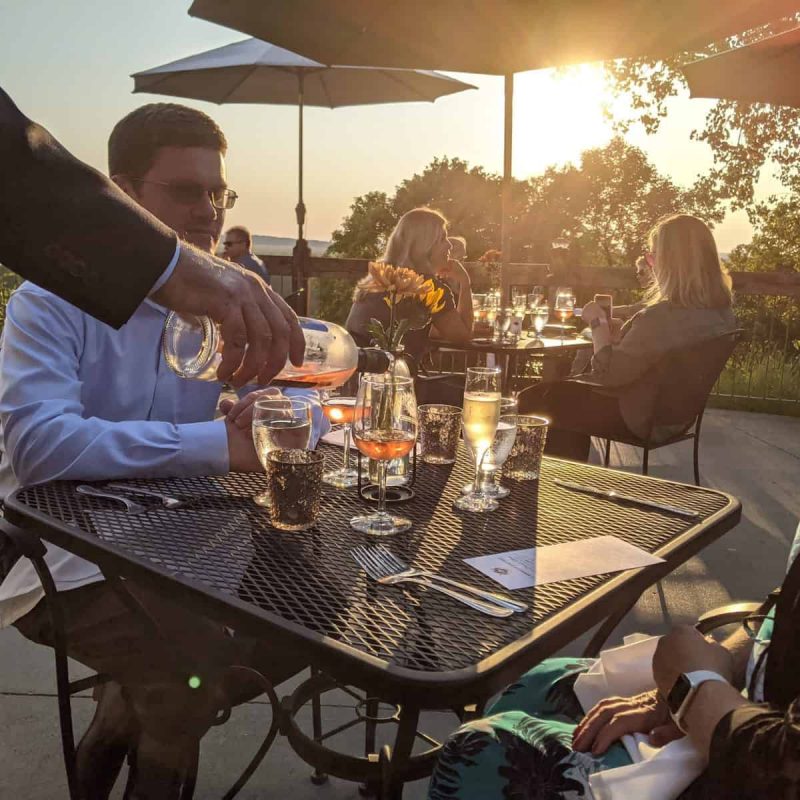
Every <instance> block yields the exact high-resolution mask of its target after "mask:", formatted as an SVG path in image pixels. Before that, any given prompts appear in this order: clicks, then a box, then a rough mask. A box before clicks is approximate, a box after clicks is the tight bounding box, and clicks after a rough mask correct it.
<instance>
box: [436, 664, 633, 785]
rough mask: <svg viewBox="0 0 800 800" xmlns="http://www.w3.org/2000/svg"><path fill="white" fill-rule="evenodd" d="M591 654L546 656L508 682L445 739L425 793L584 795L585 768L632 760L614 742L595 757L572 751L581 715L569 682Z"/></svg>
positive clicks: (596, 769)
mask: <svg viewBox="0 0 800 800" xmlns="http://www.w3.org/2000/svg"><path fill="white" fill-rule="evenodd" d="M594 661H595V660H594V659H574V658H551V659H548V660H546V661H543V662H542V663H541V664H539V665H538V666H536V667H534V668H533V669H532V670H531V671H530V672H528V673H527V674H526V675H524V676H523V677H522V678H521V679H520V681H519V682H518V683H514V684H512V685H511V686H508V687H507V688H506V690H505V691H504V692H503V694H502V696H501V697H500V698H499V699H498V700H497V702H496V703H494V705H492V706H491V707H490V708H489V709H488V712H487V716H486V717H484V718H482V719H479V720H476V721H475V722H470V723H467V724H466V725H463V726H462V727H461V728H459V729H458V730H457V731H456V732H455V733H454V734H453V735H452V736H451V737H450V738H449V739H448V740H447V742H446V743H445V745H444V748H443V750H442V753H441V755H440V756H439V760H438V762H437V765H436V769H435V770H434V773H433V776H432V777H431V783H430V787H429V789H428V798H429V800H495V799H496V800H501V799H502V800H556V799H558V800H561V798H564V799H565V800H582V798H591V797H592V792H591V789H590V788H589V775H591V774H592V773H594V772H600V771H601V770H606V769H613V768H615V767H622V766H625V765H627V764H630V763H631V759H630V756H629V755H628V752H627V750H625V747H624V746H623V745H622V744H620V743H619V742H616V743H615V744H613V745H612V746H611V747H610V748H609V749H608V751H607V752H606V753H604V754H603V755H601V756H596V757H595V756H592V755H591V754H590V753H576V752H575V751H573V749H572V732H573V731H574V730H575V727H576V726H577V724H578V722H580V720H581V719H583V716H584V714H583V709H582V708H581V705H580V703H579V702H578V699H577V697H576V696H575V692H574V691H573V686H574V685H575V681H576V680H577V678H578V675H580V674H581V673H582V672H585V671H586V670H588V669H589V668H590V667H591V665H592V664H593V663H594Z"/></svg>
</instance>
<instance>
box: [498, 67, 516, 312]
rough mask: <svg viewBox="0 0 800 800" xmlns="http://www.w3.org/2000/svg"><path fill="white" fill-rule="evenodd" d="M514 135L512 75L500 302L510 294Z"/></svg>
mask: <svg viewBox="0 0 800 800" xmlns="http://www.w3.org/2000/svg"><path fill="white" fill-rule="evenodd" d="M513 134H514V74H513V73H509V74H508V75H506V76H505V128H504V138H503V194H502V210H501V221H500V226H501V227H500V250H501V252H502V265H501V272H500V292H501V295H500V296H501V302H502V303H503V304H505V303H506V302H508V301H509V298H510V294H511V289H510V285H511V275H510V274H509V269H508V266H509V264H510V263H511V199H512V198H511V187H512V180H513V177H512V174H511V172H512V168H511V155H512V152H513V150H512V145H513Z"/></svg>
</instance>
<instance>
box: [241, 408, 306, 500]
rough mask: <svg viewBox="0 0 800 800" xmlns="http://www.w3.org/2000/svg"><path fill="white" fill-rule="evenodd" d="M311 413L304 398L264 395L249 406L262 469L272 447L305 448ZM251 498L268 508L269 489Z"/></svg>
mask: <svg viewBox="0 0 800 800" xmlns="http://www.w3.org/2000/svg"><path fill="white" fill-rule="evenodd" d="M312 419H313V416H312V412H311V403H309V402H308V400H302V399H301V398H293V397H264V398H262V399H260V400H256V402H255V403H254V405H253V444H254V445H255V448H256V454H257V455H258V459H259V461H260V462H261V466H262V467H264V470H266V469H267V454H268V453H270V452H271V451H272V450H307V449H308V446H309V444H310V443H311V422H312ZM253 500H254V501H255V502H256V503H257V504H258V505H260V506H265V507H267V508H269V505H270V502H271V498H270V495H269V492H266V491H265V492H264V493H263V494H259V495H256V496H255V497H254V498H253Z"/></svg>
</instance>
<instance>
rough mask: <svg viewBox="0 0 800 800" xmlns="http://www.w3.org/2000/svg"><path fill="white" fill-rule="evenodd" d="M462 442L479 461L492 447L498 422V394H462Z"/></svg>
mask: <svg viewBox="0 0 800 800" xmlns="http://www.w3.org/2000/svg"><path fill="white" fill-rule="evenodd" d="M461 419H462V424H463V428H464V441H465V442H466V443H467V445H468V446H469V448H470V450H472V452H473V453H474V454H475V455H476V456H477V458H478V459H480V458H481V457H482V456H483V454H484V453H485V452H486V450H487V449H488V448H489V447H491V446H492V442H493V441H494V435H495V433H496V431H497V423H498V422H499V420H500V392H464V410H463V412H462V416H461Z"/></svg>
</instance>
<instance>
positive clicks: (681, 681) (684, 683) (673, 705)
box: [667, 675, 692, 714]
mask: <svg viewBox="0 0 800 800" xmlns="http://www.w3.org/2000/svg"><path fill="white" fill-rule="evenodd" d="M691 688H692V684H691V683H690V681H689V679H688V678H687V677H686V675H679V676H678V680H676V681H675V683H674V684H673V686H672V688H671V689H670V690H669V695H668V696H667V708H669V710H670V712H671V713H672V714H677V713H678V711H679V710H680V707H681V706H682V705H683V701H684V700H685V699H686V697H687V696H688V694H689V691H690V690H691Z"/></svg>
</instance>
